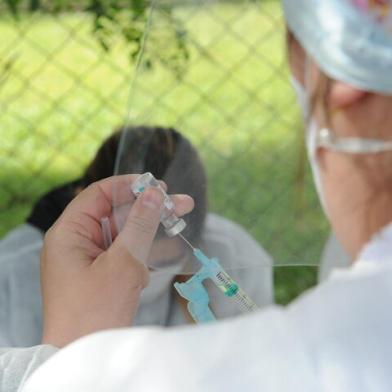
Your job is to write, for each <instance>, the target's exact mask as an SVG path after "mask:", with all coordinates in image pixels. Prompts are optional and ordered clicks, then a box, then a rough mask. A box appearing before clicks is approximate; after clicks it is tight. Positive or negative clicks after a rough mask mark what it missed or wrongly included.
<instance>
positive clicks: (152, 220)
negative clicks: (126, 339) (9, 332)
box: [41, 175, 193, 347]
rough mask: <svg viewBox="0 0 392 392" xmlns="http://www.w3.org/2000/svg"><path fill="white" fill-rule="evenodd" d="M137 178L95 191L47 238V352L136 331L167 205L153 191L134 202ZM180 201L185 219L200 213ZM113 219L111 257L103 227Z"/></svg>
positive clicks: (43, 271)
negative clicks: (117, 211) (96, 336)
mask: <svg viewBox="0 0 392 392" xmlns="http://www.w3.org/2000/svg"><path fill="white" fill-rule="evenodd" d="M136 177H137V176H134V175H126V176H120V177H112V178H109V179H106V180H103V181H100V182H97V183H94V184H92V185H90V186H89V187H88V188H86V189H85V190H84V191H83V192H82V193H80V194H79V195H78V196H77V197H76V198H75V199H74V200H73V201H72V202H71V203H70V204H69V205H68V207H67V208H66V209H65V211H64V212H63V214H62V215H61V216H60V218H59V219H58V220H57V222H56V223H55V224H54V225H53V227H52V228H51V229H50V230H49V231H48V232H47V234H46V236H45V241H44V247H43V251H42V256H41V285H42V296H43V308H44V332H43V343H44V344H52V345H54V346H57V347H63V346H64V345H66V344H68V343H71V342H72V341H74V340H76V339H78V338H79V337H81V336H84V335H87V334H90V333H93V332H96V331H99V330H104V329H110V328H119V327H129V326H130V325H131V324H132V320H133V316H134V314H135V312H136V310H137V307H138V304H139V298H140V292H141V290H142V289H143V288H144V287H145V286H146V285H147V283H148V269H147V268H146V266H145V264H144V262H145V261H146V259H147V257H148V255H149V252H150V249H151V245H152V242H153V239H154V236H155V233H156V230H157V228H158V225H159V216H160V211H161V208H162V204H163V195H162V193H161V192H160V191H159V190H157V189H153V188H150V189H147V190H146V191H145V192H144V193H143V194H142V195H141V196H140V197H139V198H138V199H137V200H136V201H134V198H133V195H132V192H131V191H130V184H131V182H132V180H134V179H135V178H136ZM113 189H116V200H115V203H116V206H117V207H118V208H124V210H127V218H126V220H125V224H124V227H123V228H122V230H121V231H120V233H118V235H117V233H116V230H115V224H114V221H113V216H112V206H113V199H114V198H113V191H112V190H113ZM172 198H173V201H174V204H175V205H176V214H177V215H179V216H181V215H183V214H185V213H188V212H190V211H191V210H192V208H193V199H192V198H191V197H189V196H186V195H175V196H173V197H172ZM131 203H133V204H132V206H130V205H131ZM105 216H110V219H111V226H112V236H113V237H114V238H115V240H114V242H113V244H112V245H111V246H110V248H109V249H107V250H104V244H103V238H102V232H101V225H100V220H101V218H103V217H105Z"/></svg>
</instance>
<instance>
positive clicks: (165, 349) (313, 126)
mask: <svg viewBox="0 0 392 392" xmlns="http://www.w3.org/2000/svg"><path fill="white" fill-rule="evenodd" d="M283 7H284V11H285V18H286V22H287V26H288V49H289V60H290V65H291V71H292V76H293V81H294V85H295V86H296V90H297V93H298V99H299V102H300V104H301V107H302V110H303V115H304V119H305V125H306V131H305V135H306V142H307V148H308V153H309V159H310V163H311V166H312V171H313V176H314V180H315V184H316V187H317V190H318V194H319V197H320V201H321V203H322V205H323V207H324V210H325V212H326V215H327V216H328V218H329V220H330V222H331V225H332V227H333V230H334V232H335V233H336V235H337V237H338V239H339V241H340V243H341V244H342V245H343V246H344V248H345V249H346V251H347V252H348V253H349V254H350V256H351V257H352V259H354V260H355V262H354V263H353V265H352V266H351V268H350V269H346V270H344V271H341V272H339V273H335V274H332V276H330V277H329V278H328V279H327V280H326V281H325V282H323V283H322V284H320V285H319V286H318V287H316V288H314V289H312V290H310V291H309V292H307V293H305V294H304V295H302V296H301V297H300V298H299V299H297V300H296V301H294V302H293V303H291V304H290V305H289V306H288V307H286V308H284V307H277V306H272V307H270V308H269V309H266V310H262V311H259V312H255V313H253V314H251V315H248V316H246V317H243V318H238V319H235V320H229V321H225V322H222V323H211V324H207V325H204V326H203V327H191V328H184V329H180V330H175V329H174V330H171V331H167V330H166V331H165V330H162V329H144V328H142V329H135V330H132V329H123V330H115V331H106V332H101V333H96V334H93V335H91V336H87V337H85V338H83V339H81V340H79V341H77V342H74V341H75V340H76V339H77V338H79V337H81V336H84V335H87V334H89V333H92V332H95V331H99V330H102V329H104V328H103V327H102V323H100V318H99V317H98V316H97V323H96V324H92V323H91V322H90V323H87V321H86V319H85V318H84V317H83V313H82V312H81V311H80V304H72V302H71V301H70V298H72V297H73V296H74V295H75V291H77V290H79V291H80V296H83V293H84V291H83V290H84V289H85V287H83V286H81V285H79V284H78V282H72V280H71V279H69V277H68V278H67V276H68V275H69V274H68V273H67V271H68V270H69V269H71V268H78V265H79V264H78V260H79V258H78V257H77V254H74V257H75V259H74V260H67V261H68V263H64V262H63V257H62V255H61V254H59V253H58V252H56V251H55V249H57V250H58V249H59V248H61V249H67V247H69V246H70V245H71V244H72V241H73V240H72V238H74V237H72V238H69V239H68V241H65V240H60V239H59V237H58V236H56V235H55V234H56V233H59V232H62V233H65V232H66V229H67V228H68V227H69V226H68V222H69V221H70V220H71V219H75V217H78V219H79V220H78V222H80V223H82V224H83V227H84V228H85V230H88V229H89V228H90V230H92V228H93V226H92V225H90V224H89V221H88V219H87V218H86V214H85V213H86V210H88V211H89V213H90V214H91V213H92V208H91V207H90V206H89V205H87V206H86V201H87V200H88V201H93V200H95V201H97V200H99V198H97V195H96V194H92V193H91V191H90V193H88V194H87V193H86V194H84V195H83V194H81V195H80V196H81V197H80V198H79V199H76V200H75V201H74V203H73V205H72V208H71V209H70V210H69V211H66V213H65V214H64V215H63V217H62V219H61V220H60V221H58V222H57V223H56V225H55V228H54V231H53V232H52V235H51V236H48V237H47V239H46V243H45V246H44V254H43V265H44V266H45V268H46V270H45V269H44V270H43V276H42V279H43V286H44V289H45V290H44V301H46V303H47V312H46V314H45V324H46V331H47V333H46V335H45V336H44V343H46V344H49V345H52V346H57V347H64V346H67V345H68V344H69V343H72V342H74V343H73V344H70V345H69V346H67V347H65V348H63V349H61V350H60V351H59V352H58V353H57V355H55V356H53V357H52V358H51V359H49V360H48V361H47V362H46V363H44V364H43V365H42V366H41V367H40V368H39V369H38V370H37V371H36V372H35V373H34V374H33V375H32V377H31V378H30V380H29V381H28V382H27V384H26V386H25V389H24V392H38V391H39V392H45V391H53V390H56V391H57V392H62V391H64V392H65V391H69V390H78V391H82V390H86V391H92V390H93V391H96V392H99V391H109V390H135V391H155V390H159V391H179V390H187V391H222V390H230V391H235V390H240V391H271V392H272V391H274V392H276V391H301V392H307V391H311V392H314V391H333V392H337V391H339V392H340V391H341V392H343V391H350V392H352V391H356V392H358V391H378V392H380V391H381V392H384V391H385V392H387V391H388V392H389V391H391V390H392V376H391V371H390V363H391V361H392V339H391V329H392V314H391V312H390V311H389V309H390V306H391V303H392V181H391V180H392V169H391V168H392V78H391V70H392V23H391V20H392V13H391V2H390V1H386V0H384V1H377V2H376V1H370V0H369V1H366V0H357V1H354V0H296V1H294V0H284V1H283ZM255 72H257V71H256V70H255ZM130 180H132V179H130ZM82 195H83V196H82ZM156 203H157V204H156V205H158V206H159V205H160V203H162V200H156ZM135 208H137V206H135ZM94 211H95V212H94V214H95V215H94V217H95V218H99V217H100V211H99V208H96V209H95V210H94ZM136 211H137V210H136ZM136 211H134V212H132V211H131V215H132V214H135V213H136ZM101 213H102V211H101ZM83 217H84V218H83ZM146 219H147V220H148V221H149V222H152V223H151V225H152V226H153V222H157V220H159V217H158V218H157V217H156V216H155V215H154V214H153V213H150V215H148V217H147V218H146ZM83 222H84V223H83ZM92 231H93V230H92ZM71 233H74V232H72V231H71ZM130 233H131V232H130ZM75 238H78V237H77V236H76V237H75ZM92 238H93V237H92ZM138 239H139V241H141V239H140V238H138ZM120 240H121V233H120ZM128 241H130V239H128ZM91 242H92V243H93V240H91ZM118 243H119V242H117V244H118ZM145 243H147V242H145ZM91 246H92V245H91ZM108 255H109V256H110V250H109V254H108ZM142 256H143V255H142ZM142 256H140V257H142ZM80 257H81V256H80ZM99 257H100V256H99ZM125 257H126V256H125V255H124V258H125ZM128 257H129V256H128ZM89 260H90V263H92V265H94V263H95V261H94V260H95V259H94V257H91V258H90V259H89ZM117 261H118V260H117ZM127 265H128V264H127ZM124 268H125V267H124ZM137 272H138V270H135V271H134V275H132V276H133V279H130V275H129V274H128V275H127V276H125V277H124V279H120V277H119V279H120V281H119V282H118V284H120V283H121V285H123V287H124V288H129V287H135V286H132V285H135V284H136V283H137V282H140V279H141V278H139V280H137V279H138V278H137V275H136V273H137ZM139 272H140V271H139ZM139 276H142V275H139ZM67 279H69V280H67ZM91 279H93V278H91ZM125 282H126V283H125ZM55 288H56V290H57V293H58V294H59V291H60V293H61V296H62V300H59V299H57V300H56V299H53V298H52V297H51V295H53V294H54V292H55V291H54V290H55ZM129 290H130V289H129ZM129 290H128V291H127V295H129V294H130V292H129ZM113 292H114V293H116V294H118V292H117V291H116V290H113ZM57 297H58V295H57ZM115 298H116V300H117V302H115V303H116V304H117V305H116V307H115V309H117V308H118V305H119V303H118V301H119V298H121V295H117V296H116V297H115ZM135 298H136V299H135V301H136V302H137V296H135ZM84 301H87V302H85V303H84V306H88V300H87V299H84ZM120 302H121V301H120ZM54 303H55V304H54ZM61 303H62V304H63V306H60V305H61ZM113 303H114V302H113ZM106 304H107V306H106V307H105V309H106V312H105V317H106V319H108V320H110V321H111V322H110V326H111V327H121V326H123V324H122V322H121V319H117V318H116V312H114V311H113V312H110V311H109V309H110V308H111V306H109V305H110V304H111V302H110V301H109V299H108V300H107V302H106ZM91 308H92V309H94V306H93V304H92V306H91ZM56 309H57V310H56ZM75 315H77V316H78V317H75ZM123 316H124V315H123ZM71 320H72V321H71Z"/></svg>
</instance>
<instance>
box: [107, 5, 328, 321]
mask: <svg viewBox="0 0 392 392" xmlns="http://www.w3.org/2000/svg"><path fill="white" fill-rule="evenodd" d="M276 26H278V27H279V28H277V27H276ZM284 39H285V38H284V22H283V18H282V13H281V9H280V6H279V4H276V5H271V4H264V3H260V2H253V1H249V2H247V1H245V2H241V3H240V4H239V3H227V2H223V1H222V2H220V1H201V0H193V1H185V2H184V1H182V2H175V1H154V2H153V4H152V6H151V9H150V11H149V14H148V17H147V20H146V31H145V35H144V38H143V42H142V50H141V52H140V55H139V59H138V64H137V69H136V73H135V77H134V80H133V82H132V85H131V86H130V99H129V107H128V111H129V112H128V114H127V118H126V123H127V126H126V127H124V128H123V130H122V135H121V140H120V144H119V148H118V157H117V164H116V173H115V174H127V173H140V174H142V176H140V177H139V178H138V179H137V180H136V181H135V182H134V183H132V184H129V186H128V187H127V189H114V194H115V202H114V206H113V214H114V218H115V219H114V220H115V224H116V227H117V230H121V228H122V226H123V224H124V220H125V218H126V216H127V214H128V212H129V209H130V207H131V206H132V203H133V200H135V198H136V197H138V195H139V194H140V193H142V192H143V191H144V190H145V189H146V187H148V186H161V184H160V183H159V182H157V180H162V181H164V183H165V184H166V186H167V189H163V191H166V192H167V195H168V198H167V199H166V202H165V210H164V211H162V216H161V225H160V228H159V230H158V233H157V236H156V239H155V242H154V245H153V248H152V250H151V252H150V254H149V255H148V257H147V261H146V264H147V266H148V268H149V269H150V271H151V281H150V284H149V286H148V287H147V288H146V289H145V292H144V293H143V294H142V301H141V307H140V308H141V310H142V311H143V309H144V308H147V307H148V306H150V305H151V304H153V303H155V302H156V301H165V299H164V298H166V297H167V298H170V301H172V305H171V306H174V307H179V306H182V305H181V304H180V303H181V301H183V300H184V299H185V303H186V306H187V309H188V312H189V313H190V315H191V316H193V318H194V319H197V320H198V321H209V320H212V319H216V318H224V317H230V316H234V315H237V314H241V313H244V312H250V311H253V310H255V309H258V308H260V307H263V306H264V305H267V304H269V303H271V302H272V298H273V282H272V272H273V267H276V266H287V265H288V266H298V265H317V263H318V259H319V254H320V250H321V248H322V246H323V244H324V242H325V238H326V237H325V234H326V227H327V224H326V222H325V221H324V220H323V218H322V214H321V212H320V209H319V206H318V202H317V199H316V196H315V193H314V191H313V190H312V188H311V182H310V180H309V178H307V180H306V181H307V186H308V187H309V189H310V191H309V192H308V193H306V195H305V196H304V198H305V199H306V200H305V203H306V206H307V207H306V208H304V209H301V207H298V204H301V201H299V199H301V196H299V195H298V189H297V187H296V186H295V177H296V174H297V172H298V166H297V164H298V152H299V150H300V141H299V140H298V133H297V132H295V129H297V128H299V127H300V122H299V116H298V112H297V108H296V106H295V100H294V94H293V92H292V90H291V87H290V84H289V78H288V72H287V67H286V58H285V53H284V50H283V48H284ZM266 53H270V54H271V55H268V56H267V55H266ZM272 54H273V55H272ZM152 125H153V126H152ZM178 193H180V194H181V193H184V194H189V195H190V196H192V197H193V199H194V201H195V209H194V210H193V211H192V213H190V214H189V215H186V216H184V217H177V216H175V214H173V208H172V205H171V201H170V195H171V194H178ZM124 194H126V195H127V197H125V199H124ZM127 198H128V199H127ZM124 200H125V202H124ZM288 284H290V282H288ZM173 286H175V289H176V290H175V289H174V287H173ZM173 298H174V299H173ZM181 298H183V299H182V300H181ZM167 301H169V300H167ZM183 302H184V301H183ZM173 303H174V305H173ZM165 322H167V320H166V321H165Z"/></svg>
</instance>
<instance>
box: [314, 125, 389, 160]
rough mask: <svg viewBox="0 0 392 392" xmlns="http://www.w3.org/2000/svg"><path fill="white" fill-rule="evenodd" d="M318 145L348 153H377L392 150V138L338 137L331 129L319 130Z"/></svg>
mask: <svg viewBox="0 0 392 392" xmlns="http://www.w3.org/2000/svg"><path fill="white" fill-rule="evenodd" d="M317 146H318V147H324V148H327V149H329V150H332V151H337V152H343V153H347V154H377V153H380V152H387V151H392V140H389V141H386V140H381V139H365V138H356V137H345V138H339V137H336V136H335V135H334V134H333V133H332V132H331V131H330V130H329V129H327V128H323V129H321V130H320V131H319V132H318V136H317Z"/></svg>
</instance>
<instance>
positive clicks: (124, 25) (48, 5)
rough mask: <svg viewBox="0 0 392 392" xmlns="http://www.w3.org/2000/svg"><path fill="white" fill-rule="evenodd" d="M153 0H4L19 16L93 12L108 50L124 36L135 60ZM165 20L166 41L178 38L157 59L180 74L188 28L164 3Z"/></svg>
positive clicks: (99, 37)
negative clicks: (172, 47)
mask: <svg viewBox="0 0 392 392" xmlns="http://www.w3.org/2000/svg"><path fill="white" fill-rule="evenodd" d="M151 4H152V3H151V2H150V1H148V0H84V1H75V0H53V1H45V0H29V1H23V0H5V5H6V6H7V8H8V10H9V12H10V13H11V14H12V15H13V16H14V17H15V18H16V19H17V20H18V18H19V16H20V14H21V13H25V12H42V13H49V14H59V13H62V12H87V13H89V14H91V15H92V32H93V34H94V36H95V38H96V39H97V41H98V42H99V44H100V45H101V47H102V48H103V49H104V50H105V51H110V49H111V47H112V44H113V42H114V41H115V40H116V39H117V38H118V37H121V38H122V39H124V41H125V42H126V43H127V50H128V54H129V60H130V61H131V62H135V61H136V59H137V57H138V55H139V53H140V51H141V49H142V45H143V39H144V36H145V34H146V33H148V31H147V29H146V25H147V20H148V15H149V10H150V9H151ZM159 15H160V17H162V18H163V23H165V26H166V29H165V31H166V32H169V33H170V35H171V36H170V37H167V36H166V39H167V42H175V45H174V47H175V50H171V51H169V52H167V53H166V54H165V55H163V56H160V57H159V58H158V61H160V62H162V64H163V65H164V66H167V67H168V68H171V69H172V70H173V72H174V73H175V75H176V76H177V77H178V78H180V77H181V76H182V74H183V72H185V69H186V62H187V59H188V57H189V56H188V51H187V46H186V31H185V29H184V26H183V25H182V24H181V22H180V21H179V20H177V19H176V18H174V16H173V8H172V7H171V6H167V5H166V6H165V8H164V12H160V13H159ZM150 42H151V44H154V45H156V49H155V52H157V51H159V50H160V49H161V48H162V45H165V43H164V42H162V37H159V36H156V37H154V38H152V39H151V38H150ZM153 64H154V62H153V60H152V57H149V56H144V59H143V64H142V65H143V66H144V67H145V68H148V69H150V68H152V66H153Z"/></svg>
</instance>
